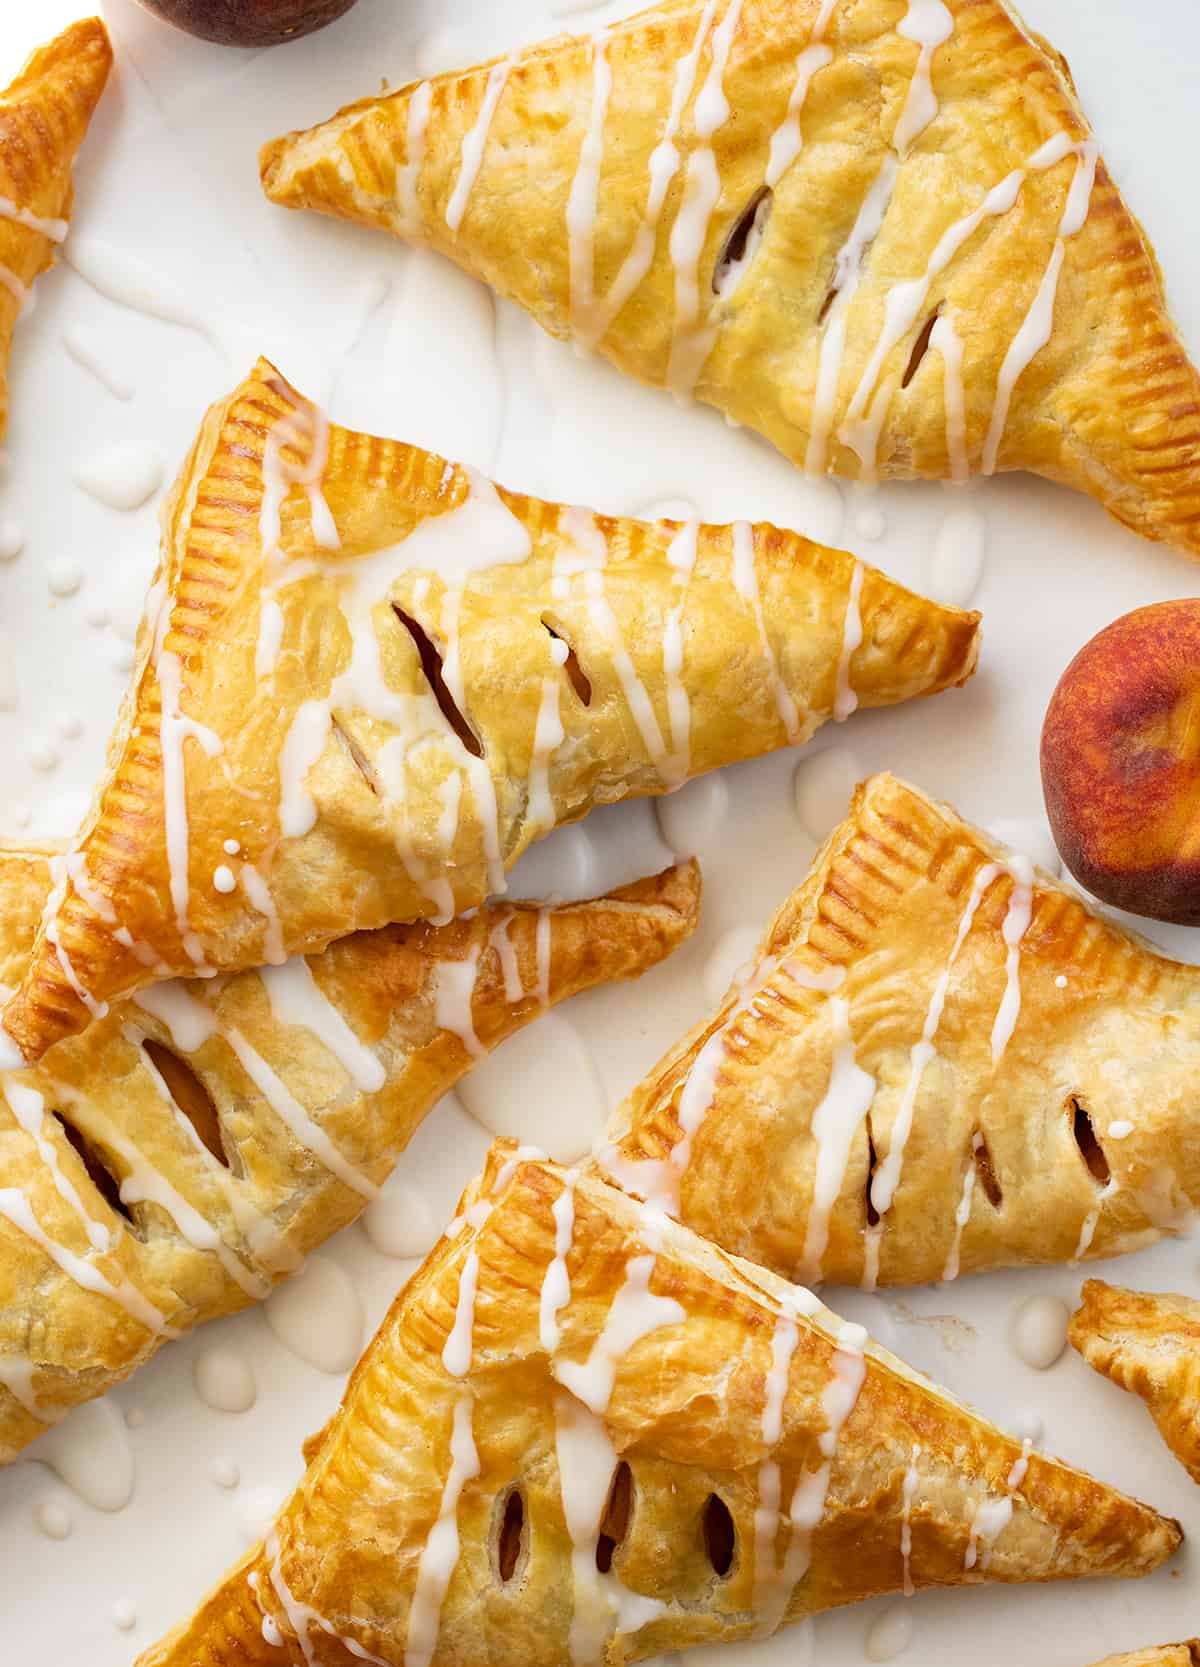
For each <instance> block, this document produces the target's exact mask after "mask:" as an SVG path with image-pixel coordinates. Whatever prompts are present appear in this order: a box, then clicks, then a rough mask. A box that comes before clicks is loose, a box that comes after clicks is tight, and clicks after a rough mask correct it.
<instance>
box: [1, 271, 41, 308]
mask: <svg viewBox="0 0 1200 1667" xmlns="http://www.w3.org/2000/svg"><path fill="white" fill-rule="evenodd" d="M0 289H6V290H7V291H8V293H9V294H10V295H11V296H12V298H13V300H14V301H15V302H16V303H17V305H18V307H20V309H21V311H22V312H25V311H27V310H28V302H29V298H30V296H31V295H32V293H33V292H32V290H29V289H26V287H25V285H24V284H23V283H22V282H21V280H20V278H18V277H17V275H16V273H15V272H13V271H11V270H10V268H9V267H7V266H0Z"/></svg>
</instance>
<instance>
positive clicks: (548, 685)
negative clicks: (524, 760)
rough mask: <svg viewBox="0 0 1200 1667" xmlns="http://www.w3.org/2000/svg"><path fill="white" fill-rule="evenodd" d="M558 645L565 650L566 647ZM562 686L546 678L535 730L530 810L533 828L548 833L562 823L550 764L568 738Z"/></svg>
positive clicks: (529, 799) (563, 644) (531, 760)
mask: <svg viewBox="0 0 1200 1667" xmlns="http://www.w3.org/2000/svg"><path fill="white" fill-rule="evenodd" d="M555 646H558V647H562V648H565V647H566V644H565V643H562V644H556V645H555ZM559 694H560V683H559V679H558V678H557V677H543V679H542V698H541V703H540V705H539V706H538V715H537V722H536V724H535V725H534V731H533V756H532V757H531V759H530V761H529V790H528V811H529V820H530V823H531V824H532V826H533V828H534V829H535V830H536V831H538V832H541V833H546V832H548V831H549V830H550V829H551V828H552V827H554V825H555V823H556V821H557V820H558V817H557V814H556V812H555V809H554V795H553V794H552V793H551V791H550V763H551V760H552V759H553V757H554V754H555V753H556V752H557V751H558V749H559V747H561V746H562V744H563V742H564V741H565V740H566V738H567V732H566V730H565V729H564V728H563V723H562V718H561V717H560V715H559Z"/></svg>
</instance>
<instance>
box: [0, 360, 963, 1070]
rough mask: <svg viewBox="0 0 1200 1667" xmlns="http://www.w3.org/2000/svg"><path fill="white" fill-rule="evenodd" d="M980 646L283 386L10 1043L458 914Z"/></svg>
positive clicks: (209, 485) (262, 392)
mask: <svg viewBox="0 0 1200 1667" xmlns="http://www.w3.org/2000/svg"><path fill="white" fill-rule="evenodd" d="M281 433H282V435H283V438H282V439H281V438H280V435H281ZM316 506H320V507H316ZM327 516H328V517H329V519H330V521H331V525H330V526H325V525H324V524H323V523H324V522H325V520H326V517H327ZM260 604H261V605H260ZM262 605H265V606H266V612H265V615H264V612H263V606H262ZM264 618H266V619H267V620H268V621H272V620H273V623H270V624H269V625H268V627H267V628H266V629H265V631H264V625H263V621H264ZM405 622H407V623H405ZM548 626H549V629H548V628H547V627H548ZM977 639H978V618H977V616H976V615H973V614H967V613H962V612H959V611H958V610H955V609H946V608H941V607H938V606H937V605H935V604H933V603H931V602H927V601H925V600H923V599H921V598H919V597H916V596H914V595H913V594H912V593H910V592H907V591H905V590H903V589H902V588H901V587H900V586H898V585H895V584H893V583H892V582H891V581H890V580H888V579H886V578H885V577H884V576H883V575H882V574H880V573H877V572H876V571H875V570H873V569H871V568H868V567H865V566H864V565H863V564H862V563H861V562H858V561H856V560H855V559H854V557H853V556H851V555H849V554H848V553H846V552H843V551H835V550H831V549H826V548H823V547H822V546H819V545H815V544H812V543H810V542H809V541H808V540H806V539H803V538H801V537H799V536H798V535H796V534H792V533H788V532H785V531H781V530H780V529H778V528H775V527H771V526H767V525H765V524H760V525H757V526H751V525H750V523H748V522H739V523H737V524H736V525H735V526H733V527H728V526H724V527H710V526H701V525H699V524H698V523H695V522H690V523H687V524H685V525H680V524H679V523H676V522H670V521H664V522H655V523H650V522H642V521H633V520H628V519H621V518H615V517H609V516H603V515H598V514H595V513H593V512H591V511H587V510H583V509H579V508H569V507H564V506H562V505H558V504H551V503H544V502H542V501H541V500H538V499H532V498H524V497H519V496H518V495H516V494H514V493H510V492H507V491H504V490H503V489H500V488H497V487H496V486H494V485H493V484H492V483H491V482H490V481H487V480H485V479H484V478H483V477H482V476H480V475H478V474H476V473H475V471H473V470H471V469H466V468H460V467H456V466H455V465H453V464H450V463H447V462H446V461H445V459H443V458H440V457H435V456H433V455H432V454H430V453H427V452H422V451H419V450H417V449H416V448H415V447H412V446H407V445H404V444H402V443H400V442H398V441H388V440H382V439H376V438H373V437H371V436H367V435H361V434H355V433H352V432H350V431H349V430H346V429H342V428H339V427H337V426H336V425H330V424H329V423H327V422H326V421H325V419H324V418H323V417H322V416H321V414H320V413H319V412H318V411H317V409H316V407H315V406H312V405H311V404H310V403H309V402H308V401H306V400H304V399H302V398H301V396H300V395H299V394H297V393H296V392H295V390H293V389H291V388H290V387H289V386H288V385H287V384H286V383H285V382H283V381H282V379H281V378H280V377H279V376H278V374H277V373H276V372H275V371H274V370H273V369H272V368H271V367H270V366H269V365H267V364H266V363H265V362H264V363H261V364H260V365H259V366H258V367H257V368H256V370H255V371H254V372H253V374H252V375H251V376H250V377H249V378H248V379H247V381H246V382H245V383H244V384H243V385H242V387H240V388H239V389H237V390H236V392H235V393H234V394H233V395H232V396H231V397H230V398H229V399H228V400H225V401H223V402H221V403H220V404H219V405H217V406H215V407H214V408H213V409H212V410H211V411H210V412H209V413H208V416H207V417H206V419H205V422H204V425H203V428H202V431H201V434H200V437H199V438H198V440H197V442H196V445H195V447H194V449H193V452H192V454H191V456H190V458H189V460H188V462H187V464H186V465H185V467H184V470H183V473H182V475H181V477H180V480H179V481H178V483H177V485H176V487H175V490H174V493H173V494H172V496H171V498H170V500H169V502H168V505H167V507H166V515H165V520H164V530H163V554H162V564H161V568H160V573H159V577H158V578H157V580H156V581H155V585H154V587H153V590H152V594H151V599H150V605H149V608H148V611H147V615H146V618H145V620H144V622H143V631H142V636H141V648H140V651H139V655H138V659H137V663H136V665H135V668H134V672H133V681H132V684H131V688H130V692H129V696H128V699H127V701H126V703H125V706H124V708H123V712H122V716H121V718H120V720H119V727H118V730H117V732H116V734H115V735H114V738H113V743H112V745H111V747H110V750H109V754H108V765H107V771H106V775H105V777H104V779H103V780H102V781H101V783H100V785H99V788H98V792H97V798H96V813H95V815H94V816H91V817H89V822H88V824H87V827H86V831H84V832H83V833H82V834H81V838H80V843H79V845H78V847H77V849H75V850H74V851H72V852H71V853H69V854H68V857H67V861H66V872H65V874H64V876H63V880H62V884H61V886H60V887H57V888H56V890H55V894H54V897H53V899H52V901H51V902H50V903H49V904H48V906H47V909H46V915H45V921H44V926H43V930H42V932H41V933H40V935H39V939H38V942H37V944H36V946H35V949H34V953H33V957H32V962H31V965H30V967H29V969H28V971H27V972H26V975H25V977H24V979H23V980H22V983H21V986H20V987H19V989H18V993H17V994H16V995H15V996H14V997H13V999H12V1000H11V1001H10V1002H9V1003H8V1005H7V1007H6V1008H5V1010H4V1014H3V1024H4V1030H3V1031H0V1040H2V1038H3V1036H4V1035H8V1036H10V1037H11V1038H12V1040H13V1043H14V1044H15V1047H16V1048H17V1049H18V1050H19V1051H20V1053H21V1055H22V1057H23V1058H24V1059H25V1060H26V1061H27V1062H31V1061H32V1060H34V1059H35V1058H39V1057H40V1056H41V1054H42V1052H44V1050H45V1048H47V1047H48V1046H50V1045H51V1044H52V1042H53V1041H54V1040H55V1039H57V1038H59V1037H62V1036H64V1035H68V1034H71V1033H73V1032H76V1031H78V1030H80V1029H82V1028H83V1027H84V1026H86V1024H87V1023H88V1022H89V1021H90V1020H92V1019H93V1018H94V1015H95V1013H96V1011H97V1010H98V1008H99V1006H100V1005H101V1004H102V1003H104V1002H106V1001H112V1000H115V999H118V998H120V997H121V996H123V995H127V994H132V993H133V992H134V991H135V990H137V989H140V988H142V987H144V986H146V985H148V984H152V983H154V982H155V981H156V980H158V979H161V978H165V977H167V976H170V975H172V974H174V975H178V976H185V977H186V976H190V975H192V974H194V973H195V972H196V970H197V967H200V966H203V967H205V968H207V969H209V970H210V971H218V972H230V971H233V970H236V969H238V968H245V967H249V966H257V965H261V964H262V963H263V962H264V961H267V962H275V961H282V960H284V959H286V957H287V956H288V955H292V954H297V953H300V954H309V953H315V952H319V951H320V950H322V949H323V948H324V947H325V946H326V945H327V944H328V943H329V942H330V941H331V940H332V939H334V938H336V937H337V936H339V935H343V934H346V933H348V932H351V931H354V930H359V929H364V928H373V927H378V926H382V925H384V924H386V923H387V922H389V921H396V920H411V919H433V920H435V921H438V922H439V923H440V922H444V921H447V920H449V919H451V918H452V917H453V916H455V915H458V914H461V913H463V912H464V911H465V910H467V909H471V908H474V907H476V906H477V905H478V904H479V903H480V902H481V901H482V900H483V899H484V898H485V897H486V896H488V895H494V894H496V893H499V892H502V891H503V890H504V888H505V884H506V880H505V876H506V873H507V872H508V870H509V869H510V868H511V867H512V866H513V864H514V863H515V862H516V861H517V860H518V859H519V858H520V856H521V855H522V853H523V852H524V851H525V850H526V849H527V848H528V846H529V845H530V844H531V843H532V842H533V841H534V840H536V839H539V838H541V837H543V836H544V835H545V834H547V833H548V832H550V830H551V829H552V828H553V827H555V826H557V825H559V824H560V823H564V822H570V821H574V820H577V819H578V818H579V817H581V816H583V815H584V814H586V813H587V812H588V811H589V810H590V809H591V808H592V807H593V806H595V805H597V804H608V803H613V802H616V801H619V800H622V799H625V798H629V797H634V796H645V795H652V794H653V795H657V794H661V793H663V792H666V791H669V790H670V789H671V788H674V787H677V786H679V785H680V784H681V783H682V782H683V781H684V780H687V779H689V778H690V777H692V776H694V775H699V774H701V773H703V772H705V771H708V770H710V769H715V768H718V767H720V766H722V765H725V764H729V763H734V762H737V761H738V760H740V759H745V758H751V757H757V756H761V755H762V754H764V753H766V752H770V751H772V750H775V749H777V748H779V747H782V746H784V745H787V744H789V743H791V742H801V741H804V740H806V739H808V737H809V736H810V735H811V734H812V733H813V732H814V731H815V729H816V728H817V727H818V726H819V725H820V724H821V723H823V722H825V721H827V720H828V719H830V718H837V719H840V718H846V717H848V716H849V715H850V713H852V712H853V711H854V710H855V709H856V708H857V707H859V706H862V707H864V708H868V707H874V706H881V705H890V704H894V703H896V702H899V701H901V700H907V699H910V698H914V697H916V696H918V695H923V694H928V693H932V692H934V691H935V690H939V689H942V688H946V687H949V686H952V685H955V684H958V683H961V682H964V681H965V680H966V679H967V678H968V677H969V676H970V675H971V673H972V671H973V669H974V665H975V659H976V654H977V646H978V644H977ZM264 644H265V649H266V652H265V654H264ZM564 644H565V645H566V659H567V668H566V678H565V679H564ZM572 649H574V651H575V654H576V658H577V661H578V664H579V667H580V668H581V669H582V672H583V676H584V678H585V679H586V688H585V687H584V686H583V685H581V684H580V683H579V681H578V679H577V678H576V679H575V680H574V682H573V685H572V686H573V687H574V688H575V689H576V692H577V693H578V694H579V695H580V696H581V698H580V699H576V698H574V697H573V696H572V695H571V694H570V693H569V692H568V691H567V690H566V689H565V688H564V687H563V684H564V682H565V681H570V680H572V676H573V674H572V672H571V669H570V651H571V650H572ZM587 689H590V700H586V702H585V700H584V699H583V698H582V696H583V695H584V694H585V693H586V690H587ZM456 714H457V716H456ZM339 728H340V730H341V732H342V734H343V735H344V737H346V738H348V739H349V740H350V741H351V742H352V743H353V748H356V749H357V750H358V754H359V755H361V761H362V762H363V763H365V764H366V765H367V766H369V770H370V772H371V773H373V776H374V777H375V778H376V781H377V783H378V791H376V792H367V791H365V789H364V771H363V769H362V768H360V760H359V757H358V756H357V755H356V754H355V752H354V750H353V749H348V748H347V746H346V744H345V742H344V740H343V739H341V738H340V737H339V734H338V729H339ZM235 817H236V822H237V826H236V830H235V829H233V828H231V826H230V822H231V820H233V819H234V818H235ZM234 831H236V833H237V835H238V838H239V841H240V852H239V860H238V862H237V863H236V864H234V865H232V868H231V872H233V874H234V878H235V880H236V882H237V884H236V885H235V887H234V889H233V890H232V891H231V890H229V889H228V888H226V889H221V888H219V887H218V886H216V885H215V884H214V876H215V873H216V871H217V869H218V868H225V867H227V866H229V865H228V862H227V853H226V850H225V846H226V844H227V842H228V835H229V834H230V833H231V832H234ZM397 859H399V860H397ZM0 1063H2V1060H0ZM14 1063H15V1062H14Z"/></svg>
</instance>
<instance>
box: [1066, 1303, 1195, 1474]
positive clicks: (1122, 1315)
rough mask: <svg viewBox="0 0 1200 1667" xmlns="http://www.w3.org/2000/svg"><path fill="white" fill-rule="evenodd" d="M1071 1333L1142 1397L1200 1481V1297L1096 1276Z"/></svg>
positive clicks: (1103, 1368)
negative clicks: (1126, 1287) (1133, 1286)
mask: <svg viewBox="0 0 1200 1667" xmlns="http://www.w3.org/2000/svg"><path fill="white" fill-rule="evenodd" d="M1069 1336H1070V1339H1071V1342H1072V1344H1073V1345H1074V1346H1075V1348H1077V1349H1078V1350H1079V1352H1080V1354H1081V1355H1082V1356H1083V1358H1084V1359H1085V1360H1086V1361H1087V1363H1088V1365H1089V1366H1091V1367H1092V1368H1093V1369H1094V1370H1095V1371H1097V1372H1101V1373H1103V1375H1104V1376H1105V1377H1106V1378H1111V1379H1112V1381H1113V1382H1114V1383H1115V1384H1116V1385H1117V1386H1118V1387H1119V1388H1121V1389H1127V1390H1129V1391H1130V1392H1131V1393H1132V1394H1134V1395H1140V1396H1141V1398H1142V1400H1143V1401H1145V1403H1146V1405H1147V1406H1148V1407H1149V1408H1150V1412H1151V1415H1152V1417H1153V1419H1154V1422H1155V1423H1156V1424H1157V1425H1158V1428H1159V1430H1160V1432H1161V1434H1162V1438H1163V1440H1164V1441H1165V1442H1166V1444H1167V1446H1168V1447H1169V1448H1170V1449H1171V1451H1172V1453H1174V1455H1175V1457H1176V1458H1177V1459H1178V1460H1179V1462H1180V1464H1182V1465H1183V1466H1184V1468H1185V1469H1186V1470H1187V1472H1188V1474H1189V1476H1191V1478H1192V1480H1193V1481H1194V1482H1200V1302H1195V1301H1194V1300H1193V1299H1192V1298H1191V1297H1180V1296H1171V1295H1161V1296H1160V1295H1156V1294H1152V1293H1150V1292H1143V1291H1126V1290H1122V1289H1121V1288H1120V1286H1117V1285H1106V1284H1105V1283H1104V1282H1103V1280H1100V1279H1089V1280H1088V1281H1087V1283H1086V1285H1085V1286H1084V1287H1083V1303H1082V1306H1081V1307H1080V1308H1079V1310H1078V1312H1077V1313H1076V1314H1074V1315H1073V1316H1072V1319H1071V1328H1070V1332H1069Z"/></svg>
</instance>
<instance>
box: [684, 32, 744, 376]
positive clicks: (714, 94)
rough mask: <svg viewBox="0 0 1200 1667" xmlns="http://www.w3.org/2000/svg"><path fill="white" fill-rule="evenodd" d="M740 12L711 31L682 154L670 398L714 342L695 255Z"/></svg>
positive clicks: (711, 192) (713, 194) (704, 226)
mask: <svg viewBox="0 0 1200 1667" xmlns="http://www.w3.org/2000/svg"><path fill="white" fill-rule="evenodd" d="M741 12H742V0H729V4H728V5H727V7H726V9H725V15H724V17H723V18H722V19H721V22H720V23H719V25H718V26H717V28H716V30H715V32H714V34H713V38H712V56H711V61H710V63H709V69H708V76H707V78H706V79H705V82H704V85H703V87H702V88H701V89H700V92H699V94H698V96H697V98H696V105H695V109H694V110H693V112H692V125H693V127H694V128H695V131H696V138H697V139H698V140H699V141H700V143H699V144H698V145H697V146H696V147H695V149H694V150H693V151H692V152H691V154H690V155H689V157H688V163H687V169H686V171H685V173H684V180H683V198H682V201H681V202H680V204H679V208H678V210H677V212H676V215H675V223H674V225H673V226H672V227H671V237H670V245H669V247H670V254H671V265H672V267H673V269H674V273H675V315H674V320H673V325H672V332H671V349H670V355H669V358H668V363H667V386H668V387H669V388H670V389H671V391H672V392H673V393H674V394H675V396H676V398H685V397H688V396H690V395H691V393H692V391H693V389H694V388H695V386H696V382H697V380H698V378H699V376H700V372H701V370H702V369H703V368H704V363H705V361H706V359H707V358H708V356H709V354H710V353H711V352H712V348H713V343H714V342H715V340H716V330H715V328H713V327H712V326H710V325H702V324H701V306H700V257H701V255H702V254H703V253H704V246H705V243H706V242H707V241H708V230H709V227H710V226H711V224H712V217H713V213H714V211H715V209H716V207H717V204H718V203H719V202H720V200H721V174H720V170H719V168H718V167H717V158H716V154H715V152H714V150H713V147H712V139H713V136H714V134H715V133H716V132H717V130H718V129H719V128H721V127H723V126H724V124H725V123H726V122H727V121H728V119H729V100H728V99H727V98H726V96H725V71H726V68H727V66H728V63H729V52H730V48H731V47H732V45H733V37H734V34H735V33H736V30H737V26H738V22H739V19H740V17H741Z"/></svg>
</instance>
